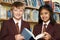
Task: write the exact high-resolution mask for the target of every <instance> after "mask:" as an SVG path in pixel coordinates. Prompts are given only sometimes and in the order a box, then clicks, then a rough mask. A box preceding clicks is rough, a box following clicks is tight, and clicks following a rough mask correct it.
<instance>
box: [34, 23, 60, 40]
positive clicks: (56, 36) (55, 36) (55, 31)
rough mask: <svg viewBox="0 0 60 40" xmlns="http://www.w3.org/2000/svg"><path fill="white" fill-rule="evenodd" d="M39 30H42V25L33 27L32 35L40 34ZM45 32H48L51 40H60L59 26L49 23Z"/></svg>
mask: <svg viewBox="0 0 60 40" xmlns="http://www.w3.org/2000/svg"><path fill="white" fill-rule="evenodd" d="M41 30H42V24H37V25H35V27H34V30H33V33H34V35H35V36H37V35H38V34H40V33H41ZM46 32H48V33H49V34H50V35H51V36H52V38H51V40H60V24H57V23H56V24H54V25H52V24H51V23H49V24H48V27H47V31H46ZM39 40H44V39H39Z"/></svg>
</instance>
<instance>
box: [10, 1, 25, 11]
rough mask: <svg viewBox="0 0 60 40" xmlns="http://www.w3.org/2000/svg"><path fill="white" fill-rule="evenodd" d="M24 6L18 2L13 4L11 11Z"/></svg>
mask: <svg viewBox="0 0 60 40" xmlns="http://www.w3.org/2000/svg"><path fill="white" fill-rule="evenodd" d="M22 6H25V4H24V3H23V2H18V1H16V2H14V3H12V5H11V10H12V9H13V7H16V8H17V7H22Z"/></svg>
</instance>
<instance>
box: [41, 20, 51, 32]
mask: <svg viewBox="0 0 60 40" xmlns="http://www.w3.org/2000/svg"><path fill="white" fill-rule="evenodd" d="M49 23H50V20H49V21H47V22H46V23H45V22H43V24H42V31H41V32H43V28H44V24H47V25H46V28H47V27H48V24H49Z"/></svg>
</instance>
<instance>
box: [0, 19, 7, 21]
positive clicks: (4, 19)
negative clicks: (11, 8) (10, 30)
mask: <svg viewBox="0 0 60 40" xmlns="http://www.w3.org/2000/svg"><path fill="white" fill-rule="evenodd" d="M4 20H8V19H0V21H4Z"/></svg>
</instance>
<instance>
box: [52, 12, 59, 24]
mask: <svg viewBox="0 0 60 40" xmlns="http://www.w3.org/2000/svg"><path fill="white" fill-rule="evenodd" d="M53 17H54V19H55V20H56V22H57V23H60V13H56V12H55V13H54V15H53Z"/></svg>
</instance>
